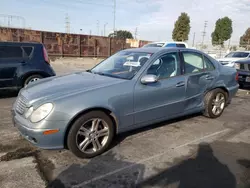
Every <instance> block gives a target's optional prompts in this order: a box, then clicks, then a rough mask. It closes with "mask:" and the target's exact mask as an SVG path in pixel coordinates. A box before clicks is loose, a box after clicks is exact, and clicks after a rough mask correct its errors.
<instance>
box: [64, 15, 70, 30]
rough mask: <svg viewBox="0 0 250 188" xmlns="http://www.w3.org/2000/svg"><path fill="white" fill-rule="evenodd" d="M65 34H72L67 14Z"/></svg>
mask: <svg viewBox="0 0 250 188" xmlns="http://www.w3.org/2000/svg"><path fill="white" fill-rule="evenodd" d="M65 32H66V33H70V21H69V15H68V14H66V16H65Z"/></svg>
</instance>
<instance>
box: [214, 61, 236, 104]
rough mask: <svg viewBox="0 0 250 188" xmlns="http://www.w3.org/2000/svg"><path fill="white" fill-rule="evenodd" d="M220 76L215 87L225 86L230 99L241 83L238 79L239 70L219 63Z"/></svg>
mask: <svg viewBox="0 0 250 188" xmlns="http://www.w3.org/2000/svg"><path fill="white" fill-rule="evenodd" d="M218 71H219V76H218V78H217V80H216V82H215V87H224V88H226V89H227V91H228V93H229V96H228V97H229V98H228V100H231V98H232V97H233V96H234V95H235V94H236V93H237V91H238V88H239V84H238V82H237V80H236V74H237V71H236V69H235V68H231V67H226V66H223V65H220V64H218Z"/></svg>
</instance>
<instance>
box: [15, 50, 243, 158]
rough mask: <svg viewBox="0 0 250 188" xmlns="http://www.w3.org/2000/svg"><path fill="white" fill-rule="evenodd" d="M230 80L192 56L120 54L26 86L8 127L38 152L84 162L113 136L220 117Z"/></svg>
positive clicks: (232, 72)
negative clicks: (188, 118) (196, 116)
mask: <svg viewBox="0 0 250 188" xmlns="http://www.w3.org/2000/svg"><path fill="white" fill-rule="evenodd" d="M237 78H238V75H237V71H236V69H234V68H229V67H225V66H223V65H221V64H220V63H218V62H217V61H216V60H215V59H213V58H212V57H210V56H208V55H206V54H205V53H203V52H200V51H198V50H194V49H184V48H157V47H155V48H154V47H153V48H137V49H127V50H123V51H120V52H118V53H116V54H114V55H112V56H111V57H109V58H107V59H106V60H104V61H102V62H101V63H99V64H98V65H96V66H95V67H94V68H92V69H90V70H86V71H84V72H76V73H73V74H68V75H64V76H55V77H50V78H45V79H42V80H39V81H36V82H33V83H31V84H29V85H27V86H26V87H25V88H23V89H22V90H21V91H20V92H19V95H18V97H17V99H16V101H15V103H14V105H13V108H12V116H13V122H14V126H16V127H17V128H18V130H19V131H20V133H21V134H22V135H23V137H24V138H26V139H27V140H28V141H30V142H31V143H33V144H34V145H36V146H37V147H40V148H44V149H62V148H67V149H69V150H70V151H71V152H73V153H74V154H75V155H76V156H78V157H81V158H89V157H94V156H96V155H99V154H101V153H103V152H104V151H105V150H107V149H108V147H109V145H110V143H111V142H112V140H113V138H114V135H115V134H119V133H122V132H125V131H129V130H132V129H136V128H139V127H143V126H147V125H150V124H153V123H157V122H160V121H164V120H168V119H172V118H176V117H180V116H184V115H187V114H192V113H197V112H202V113H203V114H204V115H205V116H207V117H210V118H217V117H219V116H220V115H221V114H222V113H223V110H224V108H225V107H226V106H227V104H229V103H230V101H231V99H232V97H233V96H234V95H235V94H236V92H237V90H238V87H239V85H238V81H237Z"/></svg>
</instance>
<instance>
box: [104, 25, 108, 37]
mask: <svg viewBox="0 0 250 188" xmlns="http://www.w3.org/2000/svg"><path fill="white" fill-rule="evenodd" d="M106 25H108V23H105V24H104V25H103V35H104V36H105V35H106V33H105V32H106Z"/></svg>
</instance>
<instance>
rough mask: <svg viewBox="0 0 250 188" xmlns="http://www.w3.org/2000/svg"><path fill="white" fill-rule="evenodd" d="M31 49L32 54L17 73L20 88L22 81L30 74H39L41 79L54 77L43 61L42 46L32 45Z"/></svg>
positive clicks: (51, 69)
mask: <svg viewBox="0 0 250 188" xmlns="http://www.w3.org/2000/svg"><path fill="white" fill-rule="evenodd" d="M32 47H33V48H34V50H33V53H32V54H31V56H30V57H29V58H27V60H26V63H25V64H23V65H22V66H20V67H19V69H18V71H17V80H18V85H20V86H21V85H22V84H23V81H24V79H25V78H27V77H28V76H30V75H32V74H40V75H42V76H43V77H50V76H55V75H56V74H55V72H54V70H53V68H52V67H51V66H50V65H49V64H47V63H46V62H45V60H44V57H43V53H42V52H43V51H42V50H43V45H42V44H34V45H32Z"/></svg>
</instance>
